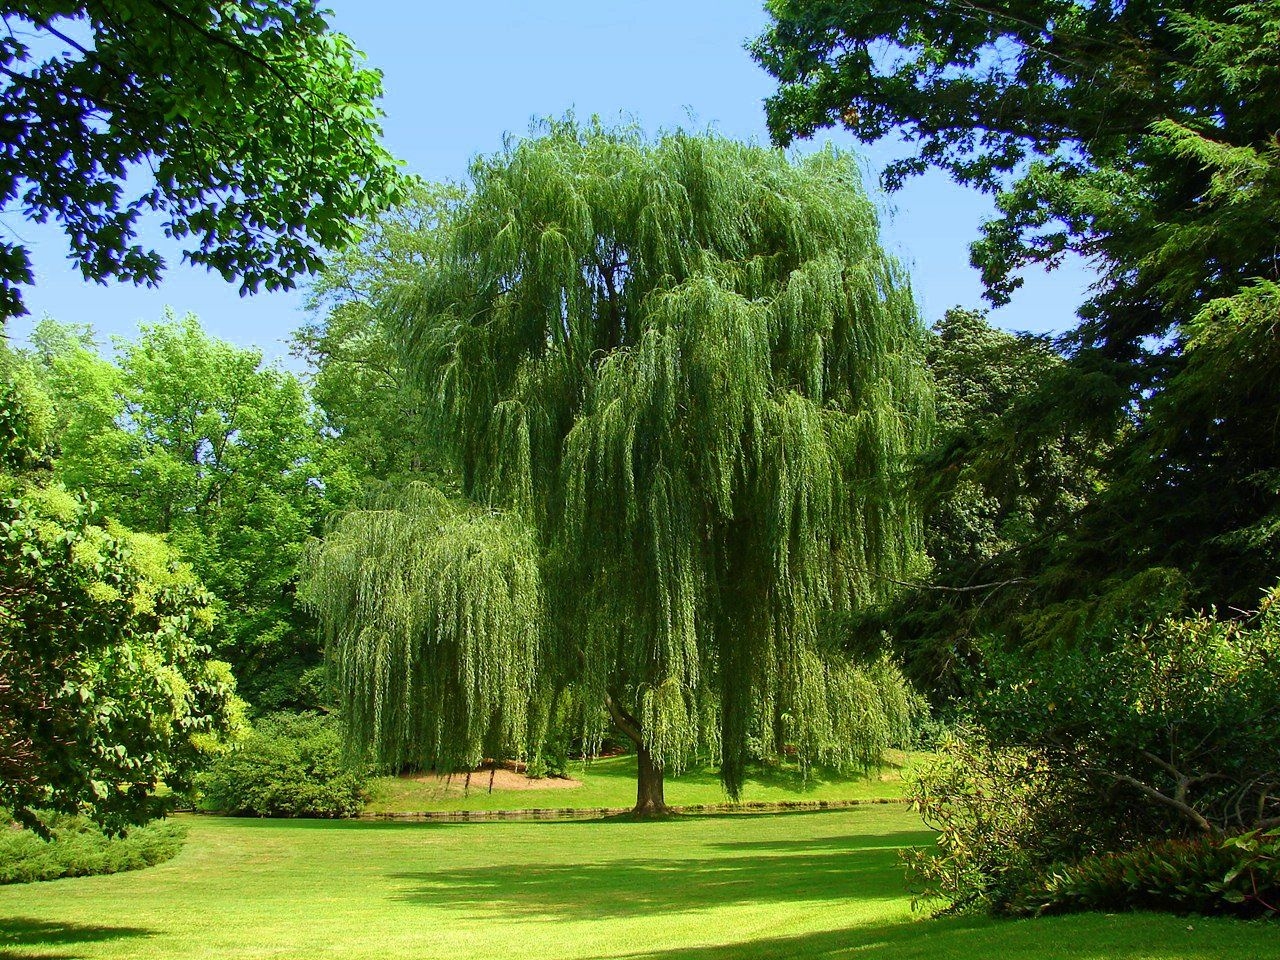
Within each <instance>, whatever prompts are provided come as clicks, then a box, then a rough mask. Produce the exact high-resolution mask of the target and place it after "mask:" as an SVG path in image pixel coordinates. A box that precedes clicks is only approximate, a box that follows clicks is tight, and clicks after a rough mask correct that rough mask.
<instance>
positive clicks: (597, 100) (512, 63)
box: [9, 0, 1090, 358]
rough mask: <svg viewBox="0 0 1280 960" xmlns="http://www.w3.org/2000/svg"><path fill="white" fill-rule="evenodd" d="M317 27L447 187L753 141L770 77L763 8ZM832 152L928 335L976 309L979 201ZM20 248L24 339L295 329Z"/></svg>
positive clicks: (1068, 273)
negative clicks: (646, 135)
mask: <svg viewBox="0 0 1280 960" xmlns="http://www.w3.org/2000/svg"><path fill="white" fill-rule="evenodd" d="M328 5H329V6H330V7H331V8H332V9H333V17H332V18H331V22H332V23H333V25H334V27H335V28H336V29H339V30H341V31H342V32H344V33H346V34H348V35H349V36H351V37H352V38H353V39H354V40H355V42H356V45H357V46H358V47H359V48H360V49H361V50H363V51H364V52H365V53H366V55H367V57H368V60H369V62H370V63H371V64H372V65H373V66H376V67H378V68H379V69H381V70H382V71H383V72H384V74H385V87H386V98H385V100H384V103H383V106H384V109H385V110H386V113H387V117H386V119H385V122H384V129H385V134H386V142H387V145H388V146H389V148H390V149H391V150H392V152H393V153H395V154H396V155H397V156H398V157H400V158H401V159H402V160H404V161H405V165H406V168H407V169H408V170H410V171H412V172H414V173H417V174H419V175H421V176H423V177H426V178H428V179H432V180H437V179H460V178H462V177H464V176H465V174H466V170H467V165H468V162H469V160H470V159H471V158H472V157H473V156H475V155H476V154H477V153H489V152H492V151H494V150H496V149H498V147H499V146H500V144H501V142H502V137H503V135H504V134H506V133H508V132H514V133H522V132H524V131H526V130H527V129H528V126H529V122H530V120H531V119H533V118H536V117H543V116H549V115H554V116H559V115H561V114H563V113H564V112H565V111H567V110H573V111H574V112H575V113H577V114H578V115H579V116H587V115H590V114H599V115H601V116H602V117H604V118H605V119H607V120H611V119H625V118H630V119H634V120H636V121H638V122H640V123H641V124H642V125H643V126H644V127H645V128H646V129H648V130H651V131H652V130H656V129H659V128H664V127H673V126H681V125H683V126H693V127H696V128H702V127H706V126H714V127H715V128H716V129H717V130H718V131H719V132H720V133H722V134H725V135H727V136H732V137H737V138H740V139H744V140H755V141H757V142H760V143H765V142H767V140H768V137H767V134H766V131H765V125H764V110H763V105H762V101H763V99H764V98H765V97H766V96H768V95H769V93H770V92H771V91H772V89H773V84H772V81H771V79H770V78H769V77H768V76H767V75H766V74H765V73H764V71H763V70H761V69H760V68H759V67H758V66H756V64H755V63H754V62H753V61H752V60H751V58H750V57H749V56H748V55H747V53H746V51H745V50H744V49H743V43H744V41H745V40H746V39H748V38H750V37H753V36H755V35H757V34H758V33H760V31H761V30H762V29H763V28H764V26H765V24H766V17H765V14H764V12H763V8H762V5H761V3H760V2H759V0H686V2H683V3H677V2H671V0H650V2H645V3H635V2H620V0H593V2H586V0H549V2H547V0H544V2H542V3H528V2H516V0H487V2H482V3H471V4H458V3H444V2H438V0H425V2H404V0H363V2H360V0H329V4H328ZM828 139H829V140H831V141H833V142H835V143H836V144H838V145H840V146H842V147H851V148H854V149H857V150H859V152H861V154H862V155H863V156H864V157H865V159H866V163H867V186H868V188H869V189H870V190H872V192H873V195H874V196H877V197H878V199H879V202H880V206H881V209H882V218H883V229H884V239H885V242H886V244H887V245H888V246H889V247H890V248H891V249H892V250H894V252H895V253H897V254H898V256H899V257H900V258H901V259H902V260H903V261H904V262H906V263H907V264H908V265H909V266H910V268H911V273H912V276H913V283H914V285H915V289H916V294H917V298H918V299H919V301H920V303H921V307H922V310H923V313H924V315H925V317H926V319H928V320H930V321H932V320H934V319H936V318H937V317H938V316H939V315H941V313H942V311H943V310H945V309H946V308H947V307H949V306H952V305H955V304H961V305H965V306H980V305H981V299H980V297H981V286H980V284H979V282H978V277H977V273H976V271H974V270H973V269H972V268H971V267H970V266H969V262H968V249H967V248H968V244H969V243H970V242H971V241H972V240H973V239H974V238H975V237H976V235H977V231H978V227H979V224H980V223H981V221H982V219H983V218H984V217H985V216H989V215H990V212H991V205H990V200H989V199H988V198H986V197H983V196H980V195H978V194H976V193H974V192H972V191H969V190H966V189H963V188H960V187H958V186H956V185H954V184H952V183H950V181H948V180H947V179H946V178H945V177H942V176H940V175H936V174H931V175H927V176H925V177H922V178H919V179H917V180H916V181H914V182H912V183H911V184H910V185H909V186H908V187H907V188H905V189H904V190H902V191H900V192H898V193H896V194H894V195H892V196H890V197H884V196H883V195H881V194H880V193H879V191H878V189H877V188H876V181H875V175H876V173H877V172H878V170H879V168H880V166H881V165H882V164H883V162H884V161H885V159H886V158H887V157H888V156H889V154H888V152H887V150H886V149H884V148H880V149H872V150H869V151H868V150H866V149H865V148H860V147H857V146H856V145H855V144H854V142H853V141H852V138H850V137H848V136H847V135H843V134H839V133H836V134H832V135H830V136H828V137H823V138H820V139H818V140H816V141H814V143H812V144H806V145H803V146H801V147H800V149H802V150H810V149H814V147H815V146H817V145H819V144H821V143H823V142H826V141H827V140H828ZM10 226H12V227H14V228H16V232H17V233H18V235H19V236H20V237H21V238H22V239H23V240H25V241H26V242H27V243H28V244H30V245H31V246H32V247H33V250H34V255H33V259H34V261H35V267H36V274H37V286H36V288H35V289H32V290H30V291H29V292H28V294H27V302H28V306H29V307H30V309H31V310H32V314H33V316H32V317H28V318H22V319H19V320H16V321H11V322H10V331H9V332H10V333H11V334H14V335H16V336H17V337H18V338H22V337H23V336H24V335H25V334H26V332H27V331H29V330H30V328H31V325H32V323H33V322H34V320H35V319H38V318H39V316H40V315H42V314H44V313H48V314H51V315H53V316H55V317H57V318H59V319H61V320H66V321H74V322H81V323H84V322H87V323H92V324H93V325H94V326H95V327H96V328H97V329H98V331H99V332H100V333H101V334H103V335H104V337H110V336H116V335H125V336H129V335H132V334H133V333H134V332H135V331H136V329H137V325H138V323H139V322H140V321H141V322H148V321H154V320H156V319H159V318H160V316H161V315H162V313H163V311H164V309H165V308H166V307H167V306H168V307H172V308H173V309H175V310H176V311H178V312H179V313H185V312H188V311H190V312H194V313H196V314H197V315H198V316H199V317H200V318H201V320H202V321H203V322H204V324H205V326H206V327H207V328H208V329H209V330H210V331H211V332H213V333H214V334H216V335H217V336H220V337H223V338H225V339H227V340H230V341H232V342H234V343H238V344H242V345H250V344H252V345H255V346H257V347H259V348H260V349H261V350H262V351H263V353H264V354H265V355H266V356H267V357H268V358H278V357H284V356H285V355H286V342H287V340H288V337H289V334H290V332H291V331H292V330H293V329H295V328H296V327H297V326H298V325H299V324H300V323H301V322H302V321H303V320H304V319H305V317H304V314H303V313H302V300H303V297H302V295H301V293H298V292H294V293H285V294H265V293H264V294H259V295H257V296H254V297H249V298H241V297H240V296H239V295H238V293H237V288H236V287H235V285H232V284H227V283H225V282H224V281H223V280H222V279H221V278H220V277H218V276H216V275H213V274H208V273H206V272H204V271H203V270H199V269H196V268H194V267H191V266H187V265H184V264H181V263H179V262H178V260H179V254H178V251H177V250H176V249H172V248H166V247H163V246H162V247H161V248H160V249H161V250H162V251H163V252H165V254H166V257H167V259H168V260H169V262H170V269H169V270H168V272H167V273H166V275H165V278H164V281H163V283H162V284H161V286H160V287H159V288H158V289H154V290H150V289H146V288H135V287H132V286H127V285H122V284H116V283H112V284H111V285H109V286H100V285H97V284H86V283H85V282H84V281H82V280H81V279H80V275H79V273H78V272H77V271H76V270H75V269H74V268H72V267H71V266H70V265H69V264H68V263H67V261H66V245H65V242H64V241H63V240H62V239H61V237H60V236H59V235H58V233H57V231H56V230H55V229H54V228H52V227H47V226H46V227H40V226H37V225H33V224H26V223H11V224H10ZM1089 279H1090V277H1089V274H1088V273H1087V271H1086V270H1085V269H1083V268H1082V267H1081V266H1080V265H1077V264H1067V265H1065V266H1064V267H1062V268H1061V269H1059V270H1057V271H1055V272H1054V273H1051V274H1048V275H1045V274H1042V273H1036V274H1033V275H1030V276H1028V277H1027V283H1026V286H1025V287H1024V288H1023V290H1022V291H1020V292H1019V294H1018V295H1016V296H1015V298H1014V301H1013V303H1012V304H1010V305H1009V306H1008V307H1005V308H1003V309H1001V310H999V311H996V312H994V313H993V315H992V319H993V320H994V321H996V322H997V323H999V324H1000V325H1001V326H1004V327H1007V328H1009V329H1013V330H1030V331H1037V332H1042V331H1053V330H1062V329H1064V328H1066V327H1069V326H1071V325H1072V323H1073V316H1074V310H1075V307H1076V306H1077V305H1078V304H1079V303H1080V302H1081V301H1082V300H1083V299H1084V296H1085V290H1086V287H1087V285H1088V282H1089Z"/></svg>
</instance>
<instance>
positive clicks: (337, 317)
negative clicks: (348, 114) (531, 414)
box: [293, 185, 459, 486]
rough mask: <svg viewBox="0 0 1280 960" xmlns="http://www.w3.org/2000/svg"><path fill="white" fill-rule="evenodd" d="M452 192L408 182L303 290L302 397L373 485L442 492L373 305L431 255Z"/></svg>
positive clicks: (401, 367)
mask: <svg viewBox="0 0 1280 960" xmlns="http://www.w3.org/2000/svg"><path fill="white" fill-rule="evenodd" d="M458 199H459V191H458V190H457V189H456V188H452V187H428V186H426V185H417V186H415V187H414V188H412V190H411V191H410V194H409V197H408V198H407V199H406V201H405V202H404V203H403V204H400V205H398V206H396V207H394V208H393V209H391V210H388V211H386V212H385V213H384V214H381V215H380V216H378V217H376V218H374V219H373V220H371V221H369V222H368V223H366V224H364V225H363V228H362V231H361V238H360V242H359V243H358V244H355V245H354V246H351V247H348V248H347V249H345V250H342V251H339V252H338V253H335V254H334V255H333V256H332V257H330V258H329V260H328V262H327V263H326V264H325V268H324V270H323V271H322V272H321V274H320V276H319V277H317V278H316V281H315V282H314V283H313V284H312V287H311V299H310V304H309V305H310V308H311V311H312V314H313V317H314V319H313V320H312V321H310V322H309V323H307V324H305V325H304V326H303V327H302V328H301V329H300V330H298V332H297V333H296V334H295V335H294V338H293V352H294V354H295V356H298V357H300V358H301V359H303V360H305V361H306V362H307V363H308V365H309V366H310V367H311V370H312V371H313V374H312V385H311V396H312V399H313V400H314V401H315V403H316V405H317V406H318V407H319V408H320V410H321V411H322V413H323V415H324V421H325V427H326V428H327V429H328V430H329V431H330V432H331V433H332V434H333V438H334V441H335V444H336V446H338V447H340V448H341V449H342V450H343V451H344V453H345V455H346V457H347V459H348V460H349V462H350V463H351V465H352V467H353V469H356V470H358V471H359V472H360V473H361V474H362V475H363V476H364V477H366V478H369V479H374V480H379V481H384V480H403V479H405V478H417V479H424V478H429V479H431V480H432V482H434V483H436V484H437V485H444V486H451V485H452V480H451V478H450V477H449V476H448V470H449V467H450V464H449V462H448V458H447V456H445V455H443V453H442V452H441V451H439V450H438V446H439V444H438V443H437V441H436V439H435V436H434V434H433V432H432V429H431V423H430V418H429V417H427V416H426V413H427V408H428V405H429V401H428V400H427V398H426V396H425V395H424V394H423V392H422V389H421V386H420V385H419V384H418V383H416V382H415V381H414V380H413V378H412V377H410V376H409V372H408V370H407V369H406V367H405V363H404V358H403V357H401V355H400V353H399V351H398V350H397V348H396V344H395V336H394V331H393V330H391V329H390V328H389V319H390V318H389V317H388V315H387V313H386V311H385V310H382V309H380V304H381V303H382V302H384V301H385V299H386V297H387V296H388V294H389V292H390V291H392V290H394V289H395V288H396V286H397V285H398V284H403V283H406V282H408V281H411V280H412V279H413V278H414V277H416V276H418V275H420V274H421V272H422V271H423V270H425V269H426V268H427V267H428V266H429V265H430V264H431V263H432V262H433V259H434V258H435V257H438V255H439V252H440V251H439V250H438V247H439V246H440V243H441V241H442V237H443V231H440V230H437V229H435V228H436V227H437V226H438V224H439V220H440V217H441V215H442V214H445V213H447V212H448V210H449V208H450V206H451V205H453V204H456V203H457V201H458Z"/></svg>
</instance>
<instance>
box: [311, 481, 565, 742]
mask: <svg viewBox="0 0 1280 960" xmlns="http://www.w3.org/2000/svg"><path fill="white" fill-rule="evenodd" d="M310 559H311V562H310V564H309V576H308V578H307V580H306V583H305V590H306V593H307V598H308V601H309V603H310V605H311V606H312V607H313V608H314V609H315V611H316V612H317V614H318V615H319V618H320V622H321V623H322V624H323V625H324V627H325V630H326V641H327V646H328V649H329V654H330V660H331V662H332V663H333V664H334V665H335V670H336V681H337V688H338V691H339V697H340V705H341V710H342V715H343V717H344V718H345V720H346V722H347V724H348V732H349V733H350V734H351V735H352V739H353V740H354V741H355V742H357V743H360V744H363V745H370V746H372V747H374V750H375V759H376V760H377V761H378V762H379V763H381V764H384V765H400V764H402V763H405V762H407V761H414V762H423V761H425V762H427V763H431V764H437V765H441V766H450V765H463V766H469V767H470V766H475V765H476V764H477V763H479V761H480V760H481V759H482V758H483V757H485V756H486V755H493V754H494V753H498V752H501V751H502V750H503V749H506V748H508V747H511V746H515V747H518V746H519V745H520V744H522V743H523V742H524V736H525V727H526V723H527V716H528V707H529V703H530V700H531V699H532V697H533V694H534V687H533V684H534V679H535V673H534V671H535V668H536V666H537V663H538V657H537V654H538V646H539V635H540V633H539V632H540V629H541V623H542V619H543V618H542V588H541V577H540V575H539V571H538V564H537V552H536V550H535V548H534V542H533V538H532V536H531V534H530V531H529V530H528V528H527V527H526V526H525V525H524V524H523V523H522V522H521V520H520V519H519V518H518V517H516V516H514V515H510V514H507V515H497V514H493V513H490V512H488V511H482V510H479V509H474V508H472V509H469V508H467V507H465V506H462V505H459V504H458V503H457V502H455V501H451V500H449V499H448V498H446V497H445V496H444V495H443V494H441V493H439V492H438V491H436V490H434V489H432V488H430V487H427V486H424V485H422V484H413V485H411V486H409V487H408V488H407V489H406V490H404V491H402V492H400V493H397V494H388V493H384V494H382V495H380V496H377V497H375V498H374V499H373V500H372V502H371V503H369V504H368V505H367V509H363V510H358V511H353V512H351V513H348V514H346V515H345V516H343V517H341V518H339V519H338V520H337V521H336V523H335V524H334V525H333V527H332V529H331V530H330V531H329V534H328V536H327V537H326V538H325V540H324V541H323V543H318V544H316V545H315V546H314V547H313V550H312V556H311V558H310Z"/></svg>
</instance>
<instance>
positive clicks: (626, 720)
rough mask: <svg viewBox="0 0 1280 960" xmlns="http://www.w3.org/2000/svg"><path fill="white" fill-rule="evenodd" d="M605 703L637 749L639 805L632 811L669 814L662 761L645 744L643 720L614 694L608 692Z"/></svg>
mask: <svg viewBox="0 0 1280 960" xmlns="http://www.w3.org/2000/svg"><path fill="white" fill-rule="evenodd" d="M604 703H605V706H606V707H607V708H608V710H609V716H611V717H612V718H613V723H614V725H615V726H616V727H617V728H618V729H619V730H621V731H622V732H623V734H625V735H626V738H627V739H628V740H630V741H631V743H632V745H633V746H634V747H635V748H636V805H635V807H634V808H633V809H632V811H631V813H632V814H633V815H634V816H637V817H661V816H665V815H666V814H669V813H670V812H671V808H670V807H668V806H667V801H666V798H665V797H664V796H663V782H662V764H661V763H659V762H658V761H656V760H655V759H654V756H653V754H652V753H651V752H650V750H649V748H648V747H647V746H645V742H644V730H643V729H642V728H641V726H640V721H639V720H637V719H636V718H635V717H633V716H632V715H631V714H630V713H628V712H627V711H626V710H625V709H623V708H622V707H621V706H620V705H619V703H618V699H617V698H616V697H614V696H613V695H611V694H605V698H604Z"/></svg>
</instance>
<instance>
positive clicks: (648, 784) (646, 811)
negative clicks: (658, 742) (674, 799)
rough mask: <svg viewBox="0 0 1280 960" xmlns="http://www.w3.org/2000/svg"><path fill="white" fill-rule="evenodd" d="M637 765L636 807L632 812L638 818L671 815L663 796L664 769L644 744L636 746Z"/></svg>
mask: <svg viewBox="0 0 1280 960" xmlns="http://www.w3.org/2000/svg"><path fill="white" fill-rule="evenodd" d="M636 765H637V773H636V806H635V809H634V810H632V811H631V812H632V813H633V814H634V815H635V816H637V817H660V816H663V815H664V814H668V813H670V812H671V808H670V807H668V806H667V801H666V800H665V799H664V798H663V795H662V767H661V765H659V764H656V763H654V762H653V755H652V754H651V753H650V752H649V750H648V748H646V747H645V746H644V745H643V744H638V745H637V746H636Z"/></svg>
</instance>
